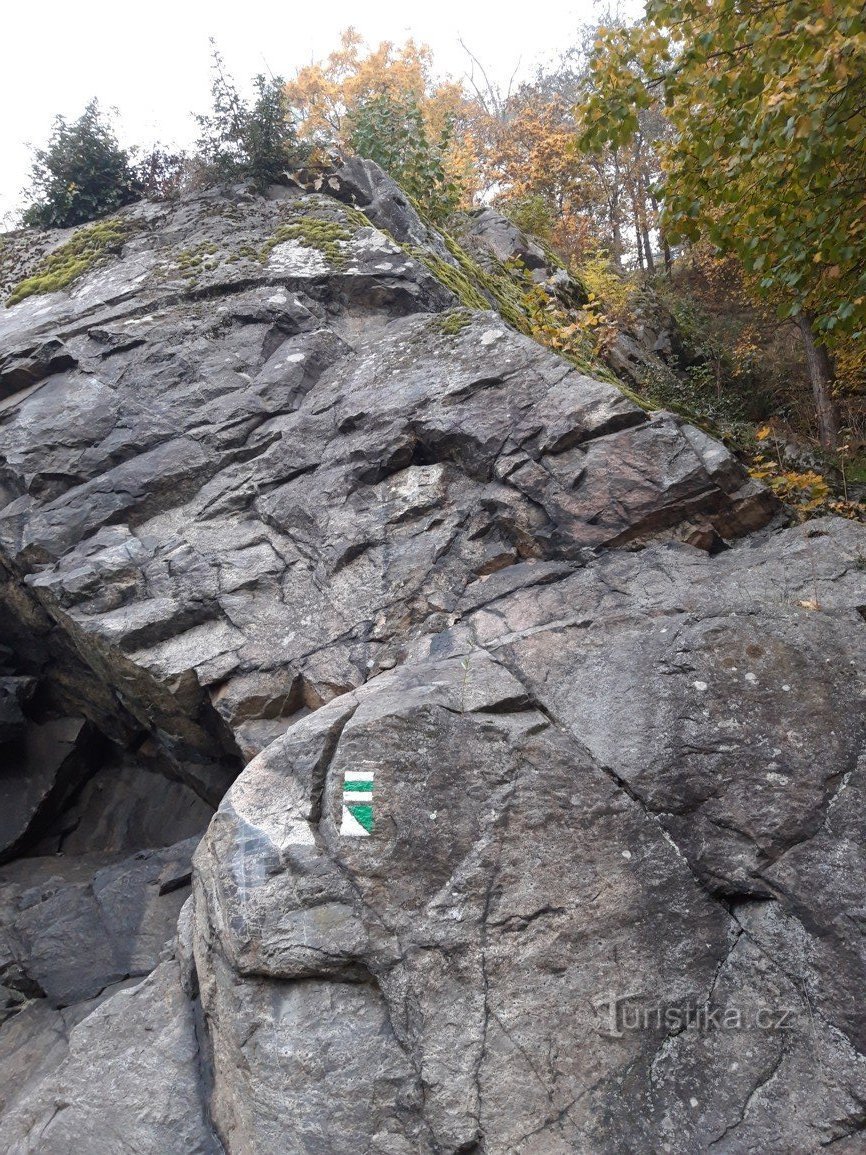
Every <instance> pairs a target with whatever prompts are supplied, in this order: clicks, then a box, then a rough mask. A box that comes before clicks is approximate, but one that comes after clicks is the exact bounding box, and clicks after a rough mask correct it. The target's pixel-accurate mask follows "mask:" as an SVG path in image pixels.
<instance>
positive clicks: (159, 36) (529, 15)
mask: <svg viewBox="0 0 866 1155" xmlns="http://www.w3.org/2000/svg"><path fill="white" fill-rule="evenodd" d="M630 6H631V8H632V9H635V8H640V5H639V4H637V3H633V4H631V5H630ZM3 9H4V10H3V14H2V16H0V218H2V216H3V215H4V214H5V213H8V212H9V210H10V209H11V208H12V207H13V206H14V205H16V204H17V203H18V200H19V192H20V189H21V188H22V186H23V184H24V183H25V181H26V178H27V174H28V171H29V166H30V161H29V151H28V148H27V144H28V142H33V143H35V144H42V143H44V141H45V138H46V137H47V134H48V131H49V129H50V127H51V122H52V120H53V118H54V116H55V114H57V113H62V114H63V115H65V116H67V117H69V118H75V117H77V116H79V115H80V113H81V111H82V109H83V107H84V105H85V104H86V103H87V101H88V100H89V99H90V98H91V97H93V96H96V97H98V98H99V100H100V103H101V104H102V105H103V106H104V107H111V106H116V107H117V108H118V109H119V110H120V113H121V119H120V122H119V128H120V132H121V136H122V138H123V139H124V141H125V142H126V143H132V142H138V143H142V144H148V143H152V142H153V141H155V140H162V141H164V142H166V143H171V142H177V143H181V144H186V143H189V141H190V139H191V138H192V137H193V135H194V127H193V126H192V124H191V120H190V113H191V112H193V111H205V110H206V109H207V105H208V91H209V74H208V64H209V46H208V39H209V37H214V39H215V40H216V41H217V43H218V45H219V47H220V50H221V51H222V53H223V55H224V57H225V59H226V62H227V64H228V66H229V69H230V70H231V72H232V73H233V74H234V76H235V77H236V79H237V81H238V83H239V85H240V84H241V83H242V82H244V83H245V82H246V81H247V80H248V79H249V78H250V77H251V76H253V75H254V74H255V73H257V72H267V71H268V70H270V71H271V72H272V73H275V74H282V75H284V76H290V75H291V74H292V73H293V72H294V71H295V70H296V69H297V68H299V67H301V66H302V65H304V64H307V63H309V62H310V61H312V60H317V59H320V58H321V57H322V56H324V55H326V54H327V53H328V52H329V51H330V50H331V49H332V48H334V47H335V45H336V43H337V38H338V36H339V33H340V31H341V30H342V29H344V28H346V27H347V26H349V25H350V24H351V25H354V26H355V27H356V28H357V29H358V30H359V31H360V32H361V33H362V35H364V37H365V38H366V39H367V40H369V41H374V42H378V41H380V40H385V39H387V40H395V41H398V42H399V41H401V40H403V39H405V38H406V37H408V36H414V37H415V38H416V39H417V40H421V41H424V42H426V43H428V44H429V45H430V46H431V47H432V48H433V50H434V53H435V57H436V61H437V65H438V67H439V68H440V69H441V71H442V72H447V73H451V74H452V75H455V76H457V75H459V74H461V73H462V72H463V71H464V70H465V67H466V57H465V54H464V53H463V50H462V49H461V48H460V45H459V43H458V39H459V38H461V37H462V39H463V40H464V41H465V43H466V44H467V45H468V46H469V47H470V48H471V49H472V51H473V52H474V53H475V55H476V56H478V57H479V59H480V60H481V61H482V62H483V63H484V65H485V67H486V68H487V70H488V72H489V73H490V74H491V75H492V76H495V77H496V78H497V79H498V80H500V82H504V81H507V79H508V77H509V76H510V74H511V73H512V71H513V70H514V68H515V66H516V65H517V64H518V62H520V66H521V72H522V73H524V74H527V73H529V72H531V70H532V67H533V66H534V64H535V63H537V62H538V61H539V60H543V59H549V58H552V57H555V56H556V55H557V54H558V53H559V51H561V50H562V49H564V48H566V47H567V46H568V45H569V44H570V43H572V41H573V35H574V32H575V29H576V28H577V27H578V25H580V24H582V23H586V22H588V21H590V20H592V18H593V14H594V12H595V11H596V10H597V9H596V4H595V0H565V2H564V3H557V2H554V3H546V4H543V5H542V4H538V5H535V6H533V5H532V4H527V3H521V4H520V5H519V6H516V7H515V6H512V5H511V4H509V3H507V0H500V2H498V3H496V4H490V3H488V4H480V3H478V2H477V0H476V2H474V3H472V2H470V0H434V2H433V3H430V4H425V5H424V6H423V7H422V6H421V5H418V4H417V3H412V2H411V0H408V2H407V0H402V2H398V3H394V2H390V0H366V3H355V4H350V3H346V2H344V0H324V2H322V0H305V2H304V3H303V4H297V3H293V2H292V0H282V2H279V0H270V2H267V3H266V2H264V0H231V2H230V3H225V2H223V0H210V2H203V0H144V2H142V3H138V4H130V3H127V4H123V3H119V2H118V0H111V2H107V0H63V2H60V0H29V3H28V2H24V3H22V2H21V0H7V2H6V3H5V4H4V5H3ZM515 11H516V12H517V13H518V16H519V18H517V19H515V18H514V17H513V15H512V14H513V13H514V12H515Z"/></svg>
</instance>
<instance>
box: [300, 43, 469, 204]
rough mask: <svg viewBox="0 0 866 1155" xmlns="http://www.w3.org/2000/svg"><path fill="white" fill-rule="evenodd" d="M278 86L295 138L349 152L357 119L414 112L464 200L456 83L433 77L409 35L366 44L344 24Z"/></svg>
mask: <svg viewBox="0 0 866 1155" xmlns="http://www.w3.org/2000/svg"><path fill="white" fill-rule="evenodd" d="M285 91H286V99H287V100H288V102H289V104H290V105H291V106H292V108H293V109H295V110H296V112H297V115H298V132H299V135H300V136H301V138H302V139H304V140H306V141H309V142H310V143H312V144H314V145H318V146H320V147H323V148H329V147H332V146H334V145H336V146H337V147H342V148H345V149H347V150H350V151H351V148H352V137H353V135H357V132H358V124H359V118H360V119H361V120H364V119H366V120H367V121H369V120H370V119H371V118H373V117H374V116H375V115H377V112H376V110H377V109H378V110H379V112H380V113H383V114H385V113H387V115H388V116H390V118H391V119H392V121H394V122H395V123H396V120H397V119H398V117H399V115H400V114H401V113H402V116H403V119H404V121H406V120H409V119H411V118H412V117H413V116H414V111H413V110H414V109H417V111H418V113H419V114H420V118H421V122H422V124H423V128H424V133H425V137H426V140H427V142H428V144H429V145H433V146H434V147H436V148H438V149H439V152H440V160H441V164H442V167H443V171H444V173H445V176H446V178H447V180H448V181H449V182H451V183H453V184H454V185H456V186H458V187H459V188H460V189H461V190H463V189H465V190H466V191H465V192H464V198H465V199H468V198H471V193H472V188H471V185H472V179H471V178H472V159H473V158H472V156H471V155H470V153H469V152H468V151H467V150H466V149H465V147H464V146H463V143H462V137H461V133H460V131H459V130H460V125H461V123H462V119H463V116H464V113H465V109H466V97H465V94H464V92H463V89H462V87H461V85H460V84H459V83H457V82H455V81H452V80H447V79H445V80H440V79H437V77H436V76H435V75H434V70H433V56H432V53H431V51H430V49H429V48H428V47H427V46H426V45H424V44H418V43H416V42H415V41H414V40H411V39H410V40H407V41H406V42H405V43H404V44H402V45H396V44H393V43H392V42H390V41H383V42H382V43H381V44H379V45H378V46H377V47H375V48H371V47H370V46H368V45H367V44H366V43H365V41H364V39H363V37H361V36H360V35H359V33H358V32H357V31H356V30H355V29H354V28H348V29H347V30H346V31H345V32H343V34H342V35H341V37H340V45H339V47H338V48H337V49H336V50H335V51H334V52H332V53H330V55H329V56H328V57H327V58H326V59H325V60H323V61H319V62H318V63H315V64H310V65H307V66H306V67H305V68H302V69H300V70H299V71H298V73H297V74H296V75H295V76H294V77H293V78H292V79H291V80H290V81H289V82H288V83H287V84H286V88H285ZM377 101H379V103H378V104H377V103H376V102H377ZM362 109H366V110H367V111H366V113H364V114H362V113H361V110H362Z"/></svg>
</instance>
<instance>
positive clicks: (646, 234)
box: [637, 178, 656, 276]
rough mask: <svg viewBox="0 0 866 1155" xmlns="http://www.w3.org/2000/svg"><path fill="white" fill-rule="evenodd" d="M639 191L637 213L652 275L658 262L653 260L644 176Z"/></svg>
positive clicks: (648, 267)
mask: <svg viewBox="0 0 866 1155" xmlns="http://www.w3.org/2000/svg"><path fill="white" fill-rule="evenodd" d="M637 192H638V205H639V207H638V209H637V215H638V217H639V220H640V230H641V234H642V236H643V247H644V252H645V253H646V267H647V272H648V273H649V274H650V276H653V275H654V274H655V271H656V264H655V261H654V260H653V250H652V244H651V242H650V231H649V224H648V223H647V211H646V202H647V192H646V184H645V183H644V180H643V178H641V179H640V180H639V181H638V185H637Z"/></svg>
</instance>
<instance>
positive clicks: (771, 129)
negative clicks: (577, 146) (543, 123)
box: [582, 0, 866, 333]
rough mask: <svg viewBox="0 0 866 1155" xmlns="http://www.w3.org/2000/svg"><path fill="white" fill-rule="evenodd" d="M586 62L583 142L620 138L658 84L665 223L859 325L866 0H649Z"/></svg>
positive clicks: (825, 322) (820, 321)
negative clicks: (638, 21) (588, 80)
mask: <svg viewBox="0 0 866 1155" xmlns="http://www.w3.org/2000/svg"><path fill="white" fill-rule="evenodd" d="M593 70H594V78H595V92H594V94H593V95H592V96H591V97H590V99H589V100H588V101H587V102H586V105H585V107H584V110H583V112H584V132H583V137H582V141H583V144H584V146H586V147H590V148H600V147H602V146H603V145H605V144H609V143H622V142H624V141H627V140H628V139H630V138H631V136H632V135H633V134H634V133H635V131H636V130H637V129H638V126H639V112H640V110H641V109H645V108H649V107H650V106H651V105H652V104H653V103H654V102H656V101H657V100H658V99H659V97H660V96H661V97H663V99H664V102H665V106H666V114H667V117H668V118H669V120H670V123H671V125H672V127H673V130H674V135H673V137H672V139H671V140H670V141H669V142H668V144H667V145H666V146H665V148H664V169H665V187H664V203H665V216H666V219H667V221H668V222H669V224H670V227H671V229H672V230H675V231H676V233H678V234H679V236H681V237H685V238H689V239H692V240H693V239H696V238H697V237H698V236H699V235H706V236H708V237H709V238H710V239H711V240H712V241H713V243H715V244H716V245H717V246H718V247H719V248H720V249H721V250H723V251H725V252H731V253H735V254H736V255H737V256H738V257H739V258H740V259H741V260H742V262H743V264H744V266H745V268H746V270H747V271H748V272H749V273H750V274H752V275H753V276H754V279H755V284H756V286H757V288H758V289H759V290H760V291H761V292H762V293H764V294H765V295H766V296H767V297H768V298H769V299H771V300H773V301H774V302H775V303H777V304H778V305H779V307H780V308H781V309H782V310H783V311H784V313H785V314H787V315H790V316H793V315H796V314H797V313H798V312H800V311H804V310H805V311H809V312H811V313H813V314H814V316H815V319H816V323H817V327H818V329H819V331H823V332H825V333H826V332H833V331H834V330H837V329H839V330H843V331H848V332H858V331H860V330H862V329H863V327H864V325H866V261H864V240H866V192H864V188H866V104H864V102H863V79H864V72H866V10H864V8H863V5H862V3H861V2H860V0H823V2H822V3H816V2H815V0H788V2H787V3H784V4H760V5H759V4H748V5H744V4H742V3H741V2H740V0H713V2H710V0H649V2H648V4H647V20H646V23H645V24H644V25H642V26H639V27H636V28H632V29H619V30H616V31H611V32H607V33H604V34H603V35H602V36H600V38H599V42H598V48H597V52H596V56H595V60H594V63H593ZM697 94H700V98H699V99H698V98H697Z"/></svg>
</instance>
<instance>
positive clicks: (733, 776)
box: [192, 521, 866, 1155]
mask: <svg viewBox="0 0 866 1155" xmlns="http://www.w3.org/2000/svg"><path fill="white" fill-rule="evenodd" d="M861 543H862V533H861V532H860V530H859V528H858V527H856V526H853V525H850V524H849V523H846V522H841V521H828V522H822V523H817V524H816V525H815V526H813V527H811V528H808V529H806V530H805V531H804V530H803V529H799V528H798V529H795V530H789V531H787V533H786V534H784V535H782V536H781V537H777V538H775V539H770V540H769V541H765V542H764V543H763V544H761V545H749V546H738V547H736V548H734V549H732V550H730V551H728V552H726V553H723V554H721V555H719V556H718V557H715V558H708V557H707V556H706V555H705V554H703V553H701V552H699V551H698V550H695V549H693V548H690V547H687V546H682V545H681V546H672V545H668V546H655V547H650V548H648V549H646V550H645V551H643V552H642V553H638V554H610V555H608V556H607V557H606V558H605V559H603V560H602V561H599V562H598V563H596V564H595V565H594V566H589V567H586V568H585V569H583V570H581V571H579V572H578V573H576V574H574V575H572V576H568V577H565V578H563V579H561V580H559V581H548V582H547V583H546V584H542V585H538V586H534V587H531V588H524V589H519V590H517V591H510V592H509V591H506V592H504V593H502V594H500V595H499V596H497V592H496V590H495V588H493V589H490V590H489V600H488V601H487V602H486V603H485V604H484V605H483V606H482V607H480V608H478V609H477V610H475V611H474V612H473V611H472V610H471V609H469V608H467V611H466V613H465V615H464V618H463V621H462V622H461V624H459V625H457V626H455V627H454V628H453V629H452V630H450V631H448V632H447V633H446V634H444V635H440V636H437V637H435V638H433V639H430V640H425V641H422V642H421V643H419V644H418V646H417V647H416V649H415V652H414V653H413V654H411V655H410V657H409V659H408V660H407V662H406V664H405V665H403V666H402V667H400V668H399V669H396V670H394V671H392V672H391V673H385V674H382V675H381V676H379V677H378V678H376V679H374V680H373V681H371V682H370V683H369V684H368V685H366V686H364V687H363V688H361V689H359V690H358V691H355V692H352V693H349V694H346V695H343V696H342V697H340V698H338V699H337V700H336V701H334V702H332V703H330V704H329V705H328V706H325V707H323V708H322V709H321V710H319V711H317V712H316V713H314V714H313V715H311V716H310V717H308V718H306V719H304V720H303V721H301V722H299V723H297V724H296V725H295V726H294V727H293V728H292V729H291V730H290V731H289V732H288V734H286V736H285V737H284V738H281V739H279V740H277V741H276V742H274V743H273V744H272V745H271V746H270V747H269V748H268V749H267V750H266V751H264V752H263V753H262V754H261V755H260V756H259V757H258V758H257V759H256V760H255V761H254V762H252V763H251V764H250V765H249V766H248V767H247V769H246V770H245V771H244V772H243V774H242V775H241V777H240V778H239V779H238V781H237V782H236V783H235V785H234V786H233V787H232V789H231V790H230V791H229V794H228V795H227V797H226V799H225V800H224V802H223V804H222V806H221V807H220V810H219V812H218V814H217V815H216V817H215V819H214V821H213V823H212V824H211V827H210V830H209V832H208V835H207V837H206V839H205V841H204V842H203V844H202V846H201V847H200V849H199V851H198V853H197V860H196V865H197V870H196V881H195V909H194V927H195V929H194V934H193V946H192V952H193V954H194V962H195V966H196V969H197V974H198V982H199V984H200V988H201V997H202V1002H203V1007H204V1011H205V1016H206V1022H207V1024H208V1030H209V1034H210V1038H211V1045H212V1048H213V1063H214V1072H215V1080H216V1083H215V1090H214V1094H213V1099H212V1111H213V1116H214V1121H215V1124H216V1127H217V1129H218V1131H219V1133H220V1135H221V1137H222V1139H223V1141H224V1142H225V1143H226V1145H227V1148H228V1150H229V1151H244V1150H247V1149H248V1148H247V1146H246V1144H250V1148H249V1149H252V1150H255V1151H256V1152H260V1153H266V1152H272V1151H273V1152H277V1151H280V1150H282V1149H284V1147H285V1146H286V1144H288V1143H292V1144H293V1145H294V1149H296V1150H298V1151H304V1152H306V1151H311V1152H312V1151H319V1150H340V1146H339V1143H340V1140H339V1136H340V1134H342V1133H344V1131H345V1128H346V1125H347V1121H346V1116H345V1111H346V1105H347V1103H349V1102H351V1103H352V1104H353V1106H354V1112H353V1115H352V1124H353V1127H354V1128H356V1130H355V1131H353V1135H354V1136H355V1139H354V1140H353V1142H354V1143H355V1144H356V1145H358V1146H362V1147H363V1148H364V1149H366V1150H370V1151H407V1152H408V1151H413V1152H415V1151H430V1152H434V1151H451V1152H456V1151H468V1150H478V1151H484V1152H485V1153H488V1155H493V1153H503V1155H505V1153H509V1155H511V1153H526V1155H528V1153H529V1152H532V1153H533V1155H535V1153H537V1152H550V1153H557V1155H559V1153H562V1155H565V1153H566V1152H572V1151H623V1150H656V1149H658V1150H666V1151H670V1152H675V1153H680V1152H681V1153H683V1155H685V1153H687V1152H693V1151H703V1150H710V1149H712V1150H713V1151H716V1150H721V1151H726V1152H741V1151H751V1150H773V1151H815V1150H818V1149H819V1148H820V1147H823V1146H824V1145H826V1144H828V1143H831V1142H836V1141H839V1142H840V1144H841V1141H842V1140H843V1139H844V1138H845V1137H846V1136H848V1135H851V1134H854V1133H855V1132H856V1131H858V1130H859V1128H860V1127H861V1126H862V1121H863V1115H862V1102H863V1097H864V1094H866V1061H864V1057H863V1054H862V1053H861V1052H862V1050H863V1045H864V1038H863V1018H862V1002H861V1001H860V1000H859V999H858V994H857V992H859V991H861V990H862V986H863V981H864V972H863V952H862V945H861V944H860V943H859V942H858V934H859V930H858V928H859V921H860V912H861V910H862V903H863V878H864V874H863V869H862V846H863V844H864V838H866V829H864V818H863V815H864V810H863V806H862V801H861V794H860V790H861V785H860V774H861V773H862V770H858V769H857V755H858V751H860V750H862V746H863V730H864V719H863V713H862V709H858V705H860V704H861V703H862V694H863V687H862V682H860V681H858V679H861V678H862V675H863V663H862V658H863V647H862V640H861V639H862V633H863V625H862V619H861V617H860V615H859V612H858V607H859V606H861V605H862V602H863V595H864V582H863V577H862V568H861V564H860V556H861V555H860V552H859V551H860V548H861ZM496 576H498V575H494V578H493V579H490V582H489V583H488V582H485V583H483V584H485V585H487V584H492V582H493V581H494V580H495V577H496ZM478 584H482V583H481V582H479V583H478ZM747 627H748V628H747ZM852 663H853V664H852ZM359 776H360V777H364V776H366V777H367V778H368V779H370V780H372V782H373V789H372V798H373V801H372V808H373V829H372V833H371V834H369V835H367V834H366V833H365V831H364V830H363V829H362V828H361V827H360V826H359V825H358V823H357V821H354V820H347V818H346V812H345V809H344V807H345V805H346V803H347V802H348V803H349V804H350V805H351V803H352V797H353V795H352V793H350V792H346V790H345V787H346V784H347V783H350V782H351V781H352V778H353V777H356V778H357V777H359ZM351 813H353V812H352V811H350V814H351ZM831 848H832V849H831ZM329 984H330V990H331V991H332V997H331V998H330V999H328V998H327V996H326V991H327V989H328V986H329ZM352 992H354V993H352ZM383 1016H384V1017H383ZM251 1031H255V1037H256V1044H255V1046H254V1047H253V1048H250V1047H246V1048H244V1049H243V1052H242V1051H241V1048H242V1047H243V1041H244V1040H246V1039H247V1038H248V1037H249V1035H250V1032H251ZM359 1032H360V1038H359ZM370 1048H373V1049H372V1050H371V1049H370ZM398 1048H399V1049H398ZM241 1053H243V1056H244V1059H245V1061H244V1062H241V1061H240V1056H241ZM341 1054H342V1055H349V1054H351V1055H352V1056H355V1057H360V1059H359V1061H361V1063H362V1066H363V1069H364V1074H363V1075H361V1074H355V1072H354V1068H353V1066H352V1063H351V1061H350V1060H348V1059H343V1060H340V1059H338V1058H337V1056H338V1055H341ZM302 1055H303V1056H318V1055H333V1056H334V1062H335V1063H340V1070H341V1078H343V1079H345V1080H347V1082H346V1084H345V1089H343V1088H342V1087H341V1088H340V1089H339V1090H338V1091H337V1093H336V1094H335V1095H333V1096H331V1097H330V1099H329V1101H328V1102H327V1104H325V1105H320V1104H318V1103H315V1109H314V1110H311V1102H310V1100H304V1101H295V1100H294V1099H293V1098H290V1099H288V1100H286V1099H285V1098H284V1099H282V1100H280V1101H279V1104H278V1102H277V1099H276V1097H275V1091H274V1087H275V1085H282V1086H286V1085H287V1086H289V1087H291V1088H292V1092H291V1094H292V1095H293V1094H294V1090H295V1088H297V1087H298V1086H300V1085H302V1084H303V1083H304V1076H303V1075H302V1074H301V1073H300V1071H301V1069H303V1071H304V1072H309V1073H310V1080H311V1082H312V1083H313V1084H314V1085H315V1084H316V1083H317V1082H318V1080H319V1078H320V1076H319V1075H317V1074H315V1073H314V1068H313V1067H312V1066H311V1065H310V1064H311V1063H314V1062H315V1060H314V1059H312V1058H309V1059H308V1058H303V1059H302V1058H301V1056H302ZM398 1058H400V1059H401V1061H399V1062H398V1061H397V1060H398ZM299 1064H302V1067H300V1066H299ZM371 1073H376V1075H375V1077H380V1076H381V1078H382V1079H384V1080H385V1083H384V1085H382V1086H381V1087H380V1086H379V1084H377V1083H375V1081H374V1082H370V1079H369V1076H370V1075H371ZM353 1087H355V1088H356V1089H357V1096H358V1097H356V1096H355V1095H354V1094H353V1091H352V1088H353ZM386 1087H387V1090H386V1089H385V1088H386ZM362 1089H365V1090H362ZM792 1092H793V1093H794V1094H795V1096H796V1099H797V1108H796V1110H789V1106H788V1104H789V1101H790V1098H791V1095H792ZM359 1098H360V1100H361V1101H359ZM314 1102H315V1101H314Z"/></svg>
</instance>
